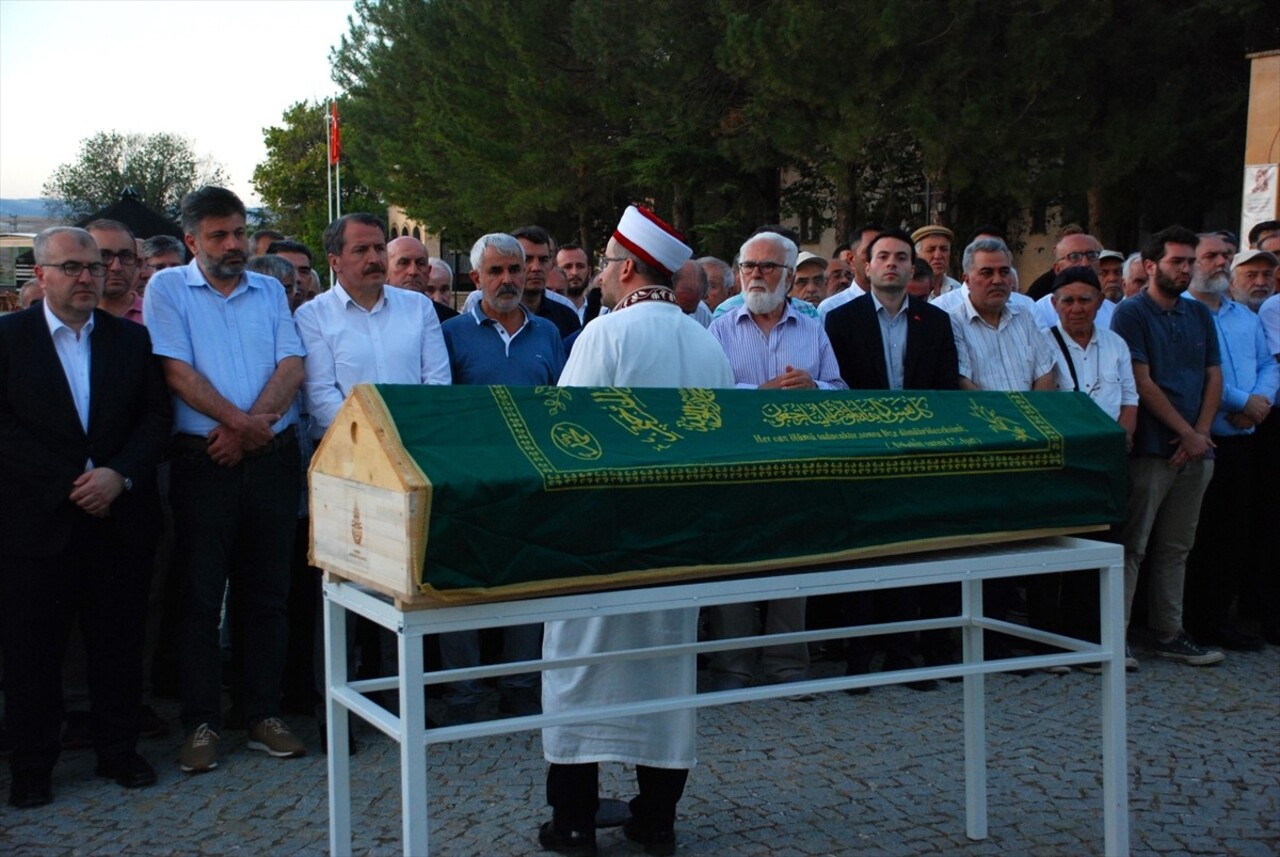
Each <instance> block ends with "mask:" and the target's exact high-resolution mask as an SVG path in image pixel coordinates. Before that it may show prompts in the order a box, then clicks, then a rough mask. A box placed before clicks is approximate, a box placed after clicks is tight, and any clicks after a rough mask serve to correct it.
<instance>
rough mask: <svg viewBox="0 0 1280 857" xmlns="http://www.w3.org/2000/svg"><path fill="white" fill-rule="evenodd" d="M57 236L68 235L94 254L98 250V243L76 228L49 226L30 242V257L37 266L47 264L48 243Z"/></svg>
mask: <svg viewBox="0 0 1280 857" xmlns="http://www.w3.org/2000/svg"><path fill="white" fill-rule="evenodd" d="M59 235H70V236H71V237H73V238H75V239H76V243H77V244H79V245H80V246H81V247H84V248H92V249H93V250H94V252H97V250H98V242H97V241H94V240H93V236H92V235H90V234H89V233H88V232H86V231H85V230H83V229H81V228H79V227H78V226H50V227H49V228H48V229H46V230H44V231H43V232H41V233H40V234H39V235H37V236H36V237H35V240H34V241H32V242H31V255H32V256H34V257H35V260H36V264H37V265H47V264H49V242H50V241H51V240H52V239H54V238H56V237H58V236H59Z"/></svg>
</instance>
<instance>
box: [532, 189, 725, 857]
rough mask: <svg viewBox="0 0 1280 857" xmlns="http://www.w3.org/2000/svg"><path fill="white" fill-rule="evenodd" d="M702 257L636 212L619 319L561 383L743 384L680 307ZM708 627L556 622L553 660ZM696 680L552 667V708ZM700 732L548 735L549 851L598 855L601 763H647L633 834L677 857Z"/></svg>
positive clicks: (573, 729)
mask: <svg viewBox="0 0 1280 857" xmlns="http://www.w3.org/2000/svg"><path fill="white" fill-rule="evenodd" d="M692 255H693V252H692V250H690V248H689V247H688V245H686V244H685V243H684V241H683V240H682V238H681V237H680V236H679V235H678V234H677V233H676V232H675V230H673V229H672V228H671V227H670V226H668V225H667V224H665V223H663V222H662V221H661V220H659V219H658V218H657V216H656V215H654V214H653V213H652V212H649V211H645V210H643V209H639V208H636V207H635V206H632V207H630V208H628V209H627V211H626V213H625V214H624V215H623V217H622V221H621V222H620V223H619V224H618V228H617V229H616V230H615V231H614V233H613V237H612V238H610V239H609V243H608V245H607V247H606V249H605V256H604V258H603V260H602V262H601V264H602V265H603V268H602V271H601V275H600V276H601V289H602V297H603V300H604V304H605V306H608V307H609V308H610V309H611V312H610V313H609V314H608V315H602V316H600V317H599V318H597V319H596V320H594V321H592V322H591V323H590V324H588V325H587V326H586V327H585V328H583V331H582V335H581V336H579V337H578V340H577V343H576V344H575V345H574V348H573V351H572V353H571V354H570V355H569V362H568V363H567V364H566V365H565V368H564V372H563V373H561V375H560V386H562V387H613V386H619V387H630V386H636V387H732V386H733V371H732V370H731V369H730V368H729V361H728V360H726V359H725V356H724V352H723V351H721V350H720V345H719V344H718V343H717V342H716V340H715V338H714V337H713V336H712V335H711V334H710V333H708V332H707V331H706V330H705V329H703V327H702V326H701V325H699V324H698V323H697V322H696V321H694V320H693V319H691V318H689V317H688V316H686V315H685V314H684V313H683V312H682V311H681V310H680V307H679V305H677V304H676V302H675V296H674V295H673V294H672V293H671V289H670V287H669V285H668V284H669V283H670V278H671V275H672V274H673V273H674V272H675V271H676V270H678V269H679V268H680V266H681V265H682V264H683V263H684V261H685V260H686V259H688V258H689V257H690V256H692ZM697 621H698V610H697V608H696V607H686V608H679V609H674V610H664V611H660V612H656V613H648V614H636V615H629V616H606V617H599V618H593V619H575V620H568V621H559V622H548V623H547V624H546V632H545V636H544V638H543V645H542V650H543V655H544V656H545V657H548V658H550V657H576V656H582V655H590V654H595V653H599V652H602V651H607V650H612V649H622V648H632V647H636V648H641V647H646V646H652V645H654V642H655V640H662V641H663V642H664V643H667V642H675V641H677V640H682V641H686V642H690V643H692V642H694V641H695V639H696V637H697ZM696 678H697V664H696V659H695V658H694V657H693V656H692V655H688V656H672V657H664V658H660V659H648V660H633V661H625V662H622V663H615V664H608V665H603V666H585V667H572V668H566V669H555V670H548V671H547V672H546V673H544V674H543V679H542V707H543V710H544V711H545V712H546V713H548V714H555V713H557V712H561V711H566V710H572V709H574V708H576V707H580V706H598V705H601V704H609V703H614V702H626V701H632V700H638V699H652V698H660V697H663V696H684V695H691V694H693V692H694V690H695V685H696ZM694 734H695V716H694V712H693V711H692V710H690V709H686V710H681V711H669V712H663V713H660V714H647V715H641V716H635V717H629V718H627V719H626V720H625V721H624V722H623V723H621V724H620V723H619V722H618V721H616V720H615V721H607V720H606V721H597V722H589V723H580V724H575V725H571V726H553V727H547V728H545V729H543V730H542V746H543V753H544V755H545V756H546V759H547V762H548V763H550V769H549V770H548V772H547V803H549V804H550V805H551V808H552V820H551V821H549V822H546V823H545V824H543V825H542V828H541V829H540V830H539V832H538V841H539V843H540V844H541V845H542V847H543V848H545V849H547V850H549V851H557V852H560V853H567V854H594V853H595V814H596V809H597V807H598V806H599V797H598V777H599V763H600V762H604V761H613V762H624V763H628V764H633V765H635V766H636V779H637V781H638V783H639V786H640V794H639V796H638V797H636V798H635V799H633V800H632V801H631V818H630V819H629V820H628V821H627V823H626V824H625V825H624V827H623V832H624V833H625V834H626V836H627V838H628V839H631V840H633V841H635V842H638V843H640V844H641V845H643V846H644V847H645V850H646V851H647V852H648V853H649V854H674V853H675V850H676V841H675V813H676V804H677V803H678V802H679V800H680V796H681V795H682V794H683V793H684V784H685V781H686V780H687V779H688V776H689V768H691V767H692V766H693V765H694V763H695V762H696V759H695V754H694Z"/></svg>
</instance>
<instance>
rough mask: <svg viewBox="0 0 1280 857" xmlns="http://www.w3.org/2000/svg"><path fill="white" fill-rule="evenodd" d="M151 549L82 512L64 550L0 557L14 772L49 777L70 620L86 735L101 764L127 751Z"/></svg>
mask: <svg viewBox="0 0 1280 857" xmlns="http://www.w3.org/2000/svg"><path fill="white" fill-rule="evenodd" d="M151 565H152V551H151V546H138V545H132V546H131V545H126V544H125V543H123V542H122V541H121V540H120V538H119V536H118V535H117V533H116V529H115V525H114V523H113V522H111V521H110V520H106V519H100V518H94V517H92V516H90V515H88V514H85V513H83V512H81V511H79V510H76V512H75V523H74V525H73V527H72V532H71V537H70V539H69V540H68V543H67V547H66V549H65V550H64V551H63V552H62V553H59V554H56V555H53V556H47V557H34V558H33V557H14V556H4V557H2V558H0V645H2V647H3V650H4V686H5V712H6V716H7V720H8V726H9V734H10V738H11V739H12V742H13V748H14V749H13V755H12V757H11V758H10V760H9V764H10V767H11V768H12V770H13V772H14V774H15V775H17V774H19V773H34V774H41V775H43V774H47V773H48V772H49V771H50V770H51V769H52V768H53V765H54V763H55V762H56V761H57V760H58V753H59V751H60V749H61V748H60V744H59V736H60V733H61V730H62V714H63V711H62V661H63V657H64V655H65V654H66V648H67V636H68V634H69V633H70V631H71V627H72V624H73V623H76V622H78V623H79V625H80V634H81V636H82V638H83V639H84V645H85V652H86V657H87V661H88V679H89V700H90V712H89V713H90V721H89V723H90V736H91V737H92V739H93V745H94V749H95V750H97V753H98V757H99V758H100V759H110V758H113V757H118V756H120V755H122V754H124V753H128V752H132V751H133V749H134V746H135V745H136V743H137V740H138V715H139V711H140V709H141V707H142V649H143V640H144V638H145V631H146V614H147V592H148V587H149V586H150V581H151Z"/></svg>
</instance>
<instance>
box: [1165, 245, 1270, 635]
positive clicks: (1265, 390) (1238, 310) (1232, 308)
mask: <svg viewBox="0 0 1280 857" xmlns="http://www.w3.org/2000/svg"><path fill="white" fill-rule="evenodd" d="M1199 238H1200V243H1199V244H1197V245H1196V264H1195V269H1194V272H1193V275H1192V278H1191V288H1190V290H1189V291H1188V292H1187V293H1185V294H1183V298H1184V299H1186V300H1197V301H1199V302H1200V303H1202V304H1204V305H1205V306H1206V307H1208V309H1209V311H1210V313H1211V314H1212V316H1213V325H1214V328H1215V329H1216V331H1217V335H1218V352H1219V355H1220V356H1221V358H1222V403H1221V404H1220V405H1219V406H1218V409H1217V413H1215V414H1214V416H1213V425H1212V427H1211V428H1210V429H1209V434H1210V437H1211V438H1212V440H1213V446H1214V466H1213V478H1212V479H1211V480H1210V481H1209V487H1208V488H1207V489H1206V490H1205V494H1204V502H1203V503H1202V504H1201V507H1200V522H1199V524H1198V526H1197V527H1196V542H1195V547H1194V548H1193V549H1192V551H1191V556H1190V557H1189V558H1188V559H1187V582H1186V592H1187V594H1186V598H1185V607H1184V610H1185V612H1186V617H1185V622H1186V626H1187V628H1188V629H1189V630H1190V631H1191V633H1192V634H1193V635H1195V637H1196V638H1197V639H1201V640H1205V641H1207V642H1210V643H1216V644H1218V645H1220V646H1222V647H1223V648H1227V649H1237V650H1244V651H1256V650H1259V649H1261V648H1263V644H1264V641H1263V639H1262V638H1261V637H1259V636H1257V635H1255V634H1252V633H1248V632H1246V631H1244V630H1242V629H1241V628H1240V627H1238V626H1237V625H1236V623H1235V622H1234V620H1233V618H1232V615H1231V606H1232V602H1233V601H1234V600H1235V599H1236V597H1237V596H1238V595H1241V594H1242V592H1244V591H1256V585H1257V582H1258V581H1259V580H1260V579H1261V577H1262V576H1263V575H1268V574H1274V572H1275V569H1274V564H1275V557H1274V556H1270V557H1264V556H1262V555H1261V552H1260V550H1259V549H1260V547H1261V542H1260V539H1259V535H1260V533H1259V530H1258V522H1257V520H1256V518H1255V517H1254V515H1253V514H1252V510H1253V509H1254V508H1256V505H1255V504H1256V503H1257V499H1256V498H1257V496H1258V495H1259V493H1260V491H1259V489H1260V488H1263V486H1259V485H1258V484H1257V479H1258V478H1259V475H1260V474H1261V472H1262V471H1261V469H1260V467H1259V464H1260V462H1259V460H1258V458H1257V438H1256V437H1255V432H1256V431H1257V427H1258V425H1260V424H1261V423H1262V422H1263V421H1264V420H1266V419H1267V417H1268V416H1269V415H1270V414H1271V406H1272V405H1273V404H1275V401H1276V388H1277V386H1280V364H1278V363H1276V361H1275V359H1274V358H1273V357H1272V356H1271V353H1270V350H1269V349H1268V347H1267V339H1266V335H1265V334H1264V333H1263V330H1262V323H1261V322H1260V321H1259V320H1258V316H1257V315H1255V314H1254V313H1253V312H1251V311H1250V310H1249V308H1248V307H1247V306H1246V305H1245V304H1242V303H1237V302H1236V301H1233V300H1231V298H1230V297H1229V296H1228V293H1229V290H1230V288H1231V277H1230V275H1229V274H1228V265H1229V264H1230V262H1231V259H1232V256H1233V254H1232V253H1231V247H1230V245H1228V244H1227V242H1226V241H1224V240H1223V239H1222V238H1221V237H1219V236H1218V235H1217V234H1215V233H1204V234H1201V235H1200V236H1199ZM1242 255H1243V254H1242ZM1263 490H1274V486H1267V487H1266V488H1264V489H1263ZM1273 525H1274V522H1267V523H1266V524H1264V526H1273Z"/></svg>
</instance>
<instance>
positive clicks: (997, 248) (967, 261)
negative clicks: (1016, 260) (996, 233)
mask: <svg viewBox="0 0 1280 857" xmlns="http://www.w3.org/2000/svg"><path fill="white" fill-rule="evenodd" d="M978 253H1003V254H1004V256H1005V258H1006V259H1008V260H1009V264H1010V266H1012V265H1013V254H1012V253H1011V252H1009V245H1008V244H1006V243H1004V242H1003V241H1001V240H1000V239H999V238H975V239H974V240H973V243H972V244H970V245H969V246H968V247H966V248H964V256H963V257H962V259H961V263H960V264H961V267H962V268H963V269H964V272H965V273H966V274H967V273H969V272H970V271H972V270H973V257H974V256H976V255H977V254H978Z"/></svg>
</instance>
